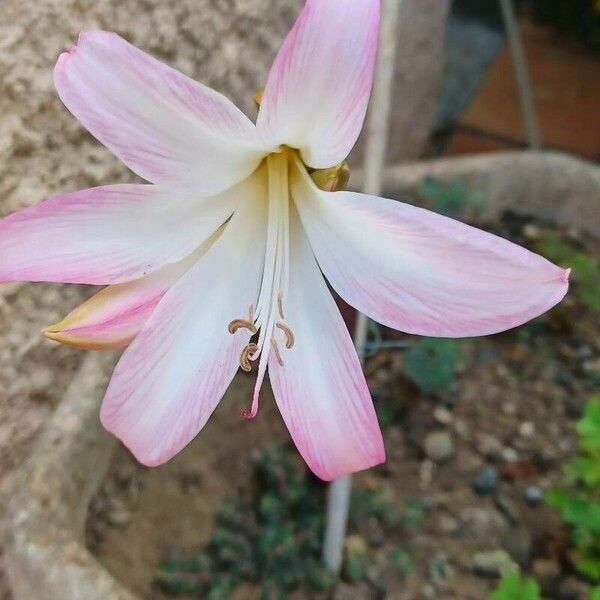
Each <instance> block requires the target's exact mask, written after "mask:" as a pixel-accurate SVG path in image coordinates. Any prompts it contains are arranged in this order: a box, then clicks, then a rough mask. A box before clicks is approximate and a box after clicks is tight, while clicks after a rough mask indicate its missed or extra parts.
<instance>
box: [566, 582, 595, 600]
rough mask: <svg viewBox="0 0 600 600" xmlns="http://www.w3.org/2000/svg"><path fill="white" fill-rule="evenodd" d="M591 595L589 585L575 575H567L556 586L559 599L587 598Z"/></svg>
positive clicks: (575, 599)
mask: <svg viewBox="0 0 600 600" xmlns="http://www.w3.org/2000/svg"><path fill="white" fill-rule="evenodd" d="M591 595H592V594H591V590H590V586H589V585H587V584H585V583H583V581H579V579H577V578H576V577H568V578H567V579H565V580H564V581H563V582H562V583H561V584H560V585H559V587H558V598H560V600H589V599H590V598H591Z"/></svg>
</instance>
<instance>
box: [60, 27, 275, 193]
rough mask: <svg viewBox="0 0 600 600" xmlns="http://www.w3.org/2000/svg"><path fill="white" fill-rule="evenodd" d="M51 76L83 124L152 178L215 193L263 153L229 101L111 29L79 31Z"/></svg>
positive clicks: (248, 170) (251, 128) (241, 176)
mask: <svg viewBox="0 0 600 600" xmlns="http://www.w3.org/2000/svg"><path fill="white" fill-rule="evenodd" d="M54 80H55V84H56V89H57V90H58V94H59V96H60V98H61V100H62V101H63V102H64V104H65V105H66V107H67V108H68V109H69V110H70V111H71V112H72V113H73V114H74V115H75V117H77V119H78V120H79V121H80V122H81V123H82V124H83V125H84V126H85V127H86V129H88V131H89V132H90V133H91V134H92V135H93V136H94V137H96V138H97V139H98V140H99V141H100V142H102V143H103V144H104V145H105V146H106V147H107V148H109V149H110V150H112V152H113V153H114V154H115V155H116V156H118V157H119V158H120V159H121V160H122V161H123V162H124V163H125V164H126V165H127V166H128V167H129V168H130V169H132V170H133V171H134V172H135V173H137V174H138V175H140V176H141V177H143V178H144V179H146V180H148V181H151V182H152V183H162V184H176V185H186V186H194V187H196V188H197V189H198V190H199V191H200V193H201V194H202V195H212V194H217V193H219V192H221V191H223V190H224V189H226V188H228V187H230V186H231V185H233V184H235V183H237V182H239V181H241V180H242V179H244V178H245V177H247V176H248V175H249V174H250V173H252V171H253V170H254V169H255V168H256V167H257V166H258V164H259V163H260V161H261V159H262V157H263V156H264V151H263V150H262V149H261V147H260V144H259V141H258V136H257V132H256V128H255V126H254V124H253V123H252V122H251V121H250V120H249V119H248V118H247V117H246V116H245V115H244V114H243V113H242V112H241V111H240V110H238V109H237V108H236V107H235V106H234V105H233V104H232V103H231V102H230V101H229V100H228V99H227V98H225V97H224V96H222V95H221V94H218V93H217V92H215V91H213V90H211V89H210V88H208V87H206V86H203V85H201V84H199V83H197V82H196V81H194V80H192V79H190V78H189V77H186V76H185V75H183V74H182V73H179V72H178V71H176V70H175V69H172V68H171V67H168V66H167V65H165V64H163V63H162V62H160V61H158V60H156V59H155V58H153V57H151V56H150V55H148V54H146V53H145V52H142V51H141V50H138V49H137V48H135V47H134V46H132V45H131V44H129V43H128V42H126V41H125V40H123V39H122V38H120V37H119V36H118V35H116V34H115V33H110V32H105V31H90V32H85V33H82V34H80V36H79V41H78V43H77V45H76V46H74V47H73V48H71V50H69V52H65V53H63V54H62V55H61V56H60V57H59V59H58V62H57V64H56V68H55V72H54Z"/></svg>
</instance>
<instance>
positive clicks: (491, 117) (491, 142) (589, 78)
mask: <svg viewBox="0 0 600 600" xmlns="http://www.w3.org/2000/svg"><path fill="white" fill-rule="evenodd" d="M521 35H522V38H523V44H524V47H525V53H526V55H527V60H528V64H529V71H530V76H531V79H532V82H533V88H534V97H535V102H536V108H537V113H538V119H539V122H540V129H541V132H542V138H543V140H544V145H545V146H546V147H550V148H554V149H560V150H566V151H570V152H574V153H576V154H579V155H581V156H584V157H586V158H589V159H595V160H597V159H599V158H600V59H599V58H597V57H593V56H592V55H590V54H589V53H587V52H586V51H585V49H583V48H582V47H580V46H578V45H576V44H575V43H573V42H571V41H568V40H566V39H565V38H564V36H561V35H560V34H558V33H556V32H555V31H553V30H552V29H549V28H545V27H541V26H539V25H535V24H532V23H529V22H527V21H524V22H523V23H522V26H521ZM461 126H462V127H461ZM525 142H526V139H525V134H524V128H523V125H522V121H521V111H520V108H519V99H518V92H517V87H516V83H515V79H514V76H513V68H512V62H511V59H510V54H509V51H508V48H507V47H504V48H503V50H501V52H500V53H499V55H498V57H497V58H496V61H495V62H494V64H493V65H492V67H491V69H490V71H489V73H488V75H487V77H486V79H485V80H484V82H483V84H482V86H481V88H480V89H479V91H478V93H477V94H476V96H475V98H474V100H473V102H472V103H471V105H470V106H469V107H468V108H467V110H466V111H465V113H464V114H463V116H462V118H461V120H460V126H459V127H458V128H457V131H456V134H455V135H454V137H453V139H452V140H451V142H450V145H449V147H448V149H447V154H466V153H473V152H485V151H494V150H499V149H507V148H514V147H522V146H524V145H525Z"/></svg>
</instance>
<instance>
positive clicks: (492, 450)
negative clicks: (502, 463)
mask: <svg viewBox="0 0 600 600" xmlns="http://www.w3.org/2000/svg"><path fill="white" fill-rule="evenodd" d="M475 447H476V448H477V451H478V452H479V453H480V454H483V455H484V456H485V457H486V458H496V457H498V456H500V455H501V453H502V442H501V441H500V440H499V439H498V438H497V437H495V436H493V435H489V434H487V433H480V434H478V435H477V438H476V440H475Z"/></svg>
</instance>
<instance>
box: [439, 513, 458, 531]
mask: <svg viewBox="0 0 600 600" xmlns="http://www.w3.org/2000/svg"><path fill="white" fill-rule="evenodd" d="M435 528H436V530H437V531H439V533H441V534H442V535H454V534H456V533H458V531H459V530H460V523H459V521H458V519H455V518H454V517H451V516H450V515H445V514H443V513H442V514H439V515H438V517H437V519H436V522H435Z"/></svg>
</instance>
